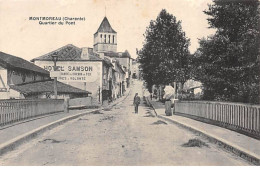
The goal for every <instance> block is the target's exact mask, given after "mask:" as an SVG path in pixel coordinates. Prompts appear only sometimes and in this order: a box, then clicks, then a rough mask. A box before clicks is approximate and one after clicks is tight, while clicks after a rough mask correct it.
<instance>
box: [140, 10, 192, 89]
mask: <svg viewBox="0 0 260 169" xmlns="http://www.w3.org/2000/svg"><path fill="white" fill-rule="evenodd" d="M144 36H145V42H144V45H143V48H142V49H141V50H140V51H138V52H137V54H138V60H139V62H140V70H141V72H142V76H143V79H144V81H145V82H146V83H147V86H148V88H150V87H151V86H152V85H154V84H155V85H159V84H169V83H171V82H173V81H180V82H184V81H185V80H186V79H187V78H188V73H187V71H188V66H187V65H188V55H189V51H188V46H189V39H187V38H186V36H185V33H184V32H183V30H182V27H181V21H177V20H176V17H174V16H173V15H171V14H169V13H167V11H166V10H165V9H163V10H162V11H161V12H160V14H159V15H158V17H157V19H156V20H152V21H151V22H150V25H149V27H147V29H146V32H145V35H144Z"/></svg>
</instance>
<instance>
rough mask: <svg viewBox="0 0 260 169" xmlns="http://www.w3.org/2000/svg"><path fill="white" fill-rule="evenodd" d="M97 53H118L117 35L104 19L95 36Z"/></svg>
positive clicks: (105, 18)
mask: <svg viewBox="0 0 260 169" xmlns="http://www.w3.org/2000/svg"><path fill="white" fill-rule="evenodd" d="M94 51H95V52H117V33H116V31H114V29H113V28H112V27H111V25H110V23H109V22H108V19H107V17H104V19H103V21H102V22H101V24H100V26H99V28H98V30H97V32H96V33H95V34H94Z"/></svg>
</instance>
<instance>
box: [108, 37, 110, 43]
mask: <svg viewBox="0 0 260 169" xmlns="http://www.w3.org/2000/svg"><path fill="white" fill-rule="evenodd" d="M108 43H110V35H108Z"/></svg>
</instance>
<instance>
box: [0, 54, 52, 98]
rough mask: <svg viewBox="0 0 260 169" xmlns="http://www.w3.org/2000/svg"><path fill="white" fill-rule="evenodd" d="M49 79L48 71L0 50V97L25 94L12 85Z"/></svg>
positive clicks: (15, 96) (19, 96) (13, 96)
mask: <svg viewBox="0 0 260 169" xmlns="http://www.w3.org/2000/svg"><path fill="white" fill-rule="evenodd" d="M47 79H50V76H49V72H48V71H46V70H44V69H41V68H40V67H38V66H36V65H34V64H32V63H30V62H28V61H26V60H24V59H22V58H19V57H16V56H13V55H10V54H7V53H3V52H0V99H21V98H25V96H24V95H23V94H22V93H21V92H18V91H17V90H14V89H13V88H12V87H13V86H16V85H23V84H26V83H31V82H37V81H43V80H47Z"/></svg>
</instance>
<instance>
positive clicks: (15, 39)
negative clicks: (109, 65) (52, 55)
mask: <svg viewBox="0 0 260 169" xmlns="http://www.w3.org/2000/svg"><path fill="white" fill-rule="evenodd" d="M208 3H211V0H8V1H7V0H0V51H2V52H5V53H9V54H12V55H15V56H19V57H22V58H24V59H26V60H30V59H32V58H35V57H38V56H41V55H43V54H46V53H48V52H51V51H53V50H55V49H57V48H60V47H62V46H64V45H67V44H73V45H75V46H78V47H93V34H94V33H95V32H96V31H97V29H98V27H99V25H100V23H101V21H102V20H103V18H104V16H105V15H106V16H107V18H108V20H109V22H110V24H111V26H112V28H113V29H114V30H115V31H117V36H118V39H117V43H118V52H121V51H125V50H128V51H129V52H130V54H131V56H132V57H133V58H136V48H138V49H141V48H142V43H143V41H144V37H143V34H144V32H145V29H146V27H147V26H148V25H149V22H150V20H155V19H156V17H157V16H158V14H159V12H160V11H161V10H162V9H163V8H164V9H166V10H167V12H169V13H171V14H173V15H174V16H176V18H177V20H181V21H182V27H183V30H184V31H185V32H186V35H187V37H188V38H190V39H191V46H190V51H191V52H192V53H193V52H194V51H195V50H196V48H197V47H198V40H197V39H198V38H202V37H205V36H208V35H210V34H212V33H214V30H211V29H208V26H209V25H208V23H207V20H206V19H207V15H205V14H204V13H203V10H205V9H207V7H208V6H207V4H208ZM105 6H106V10H105ZM105 11H106V12H105ZM49 16H50V17H85V19H86V20H85V21H77V22H76V25H74V26H69V25H63V26H60V25H48V26H46V25H39V23H38V21H30V20H29V17H49Z"/></svg>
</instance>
